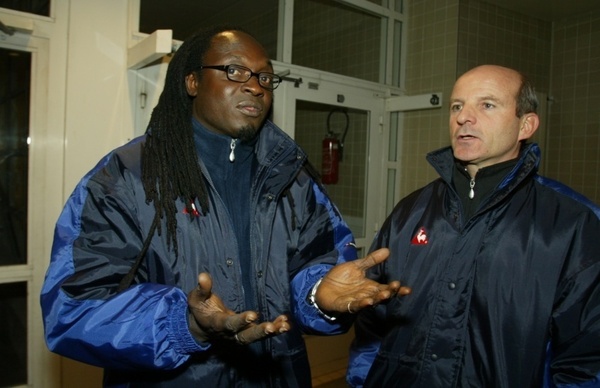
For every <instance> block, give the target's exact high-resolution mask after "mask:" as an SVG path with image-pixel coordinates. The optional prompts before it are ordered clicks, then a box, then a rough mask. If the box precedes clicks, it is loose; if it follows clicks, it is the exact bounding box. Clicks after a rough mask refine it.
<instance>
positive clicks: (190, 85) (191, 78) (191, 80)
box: [185, 73, 198, 97]
mask: <svg viewBox="0 0 600 388" xmlns="http://www.w3.org/2000/svg"><path fill="white" fill-rule="evenodd" d="M185 88H186V90H187V93H188V94H189V95H190V96H192V97H196V96H197V95H198V80H197V79H196V74H195V73H190V74H188V75H186V76H185Z"/></svg>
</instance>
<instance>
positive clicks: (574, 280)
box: [347, 65, 600, 388]
mask: <svg viewBox="0 0 600 388" xmlns="http://www.w3.org/2000/svg"><path fill="white" fill-rule="evenodd" d="M536 108H537V99H536V96H535V92H534V89H533V87H532V86H531V84H530V82H529V81H528V80H527V79H526V78H525V77H524V76H523V75H522V74H520V73H519V72H517V71H515V70H513V69H509V68H506V67H501V66H493V65H484V66H478V67H476V68H474V69H472V70H470V71H468V72H466V73H465V74H464V75H462V76H461V77H460V78H458V80H457V81H456V83H455V85H454V88H453V91H452V95H451V97H450V142H451V146H450V147H446V148H443V149H441V150H438V151H434V152H432V153H430V154H428V156H427V160H428V161H429V163H430V164H431V165H432V166H433V167H434V168H435V169H436V170H437V172H438V173H439V174H440V178H439V179H437V180H435V181H433V182H432V183H430V184H428V185H427V186H425V187H423V188H421V189H420V190H417V191H416V192H414V193H412V194H410V195H409V196H407V197H406V198H404V199H403V200H401V201H400V202H399V203H398V205H397V206H396V207H395V209H394V210H393V212H392V214H391V215H390V216H389V217H388V219H387V221H386V222H385V223H384V225H383V226H382V229H381V230H380V231H379V233H378V235H377V236H376V238H375V241H374V242H373V245H372V249H377V248H382V247H386V248H388V249H389V250H390V252H391V253H390V257H389V259H388V260H387V261H386V262H385V263H382V264H380V265H378V266H376V267H373V268H371V270H370V273H369V276H371V278H373V279H375V280H377V279H400V280H402V282H403V283H406V284H407V285H408V286H411V287H412V293H411V294H410V295H409V296H407V297H405V298H395V299H392V300H390V301H389V303H387V304H381V305H378V306H376V307H375V308H374V309H371V310H363V311H362V312H361V313H360V314H359V317H358V318H357V321H356V325H355V327H356V338H355V341H354V342H353V344H352V350H351V359H350V366H349V369H348V376H347V380H348V382H349V383H350V384H351V386H353V387H363V386H364V387H427V388H434V387H440V388H450V387H542V386H548V387H552V386H557V387H562V386H569V387H576V386H581V387H592V386H594V387H598V386H600V220H599V217H600V210H599V208H598V206H596V205H594V204H593V203H591V202H590V201H589V200H587V199H585V198H584V197H583V196H581V195H580V194H577V193H576V192H574V191H573V190H571V189H569V188H567V187H566V186H564V185H562V184H560V183H558V182H556V181H552V180H550V179H548V178H543V177H541V176H539V175H538V174H537V168H538V164H539V161H540V151H539V148H538V146H537V145H536V144H528V143H527V142H526V141H527V140H528V139H529V138H531V136H532V135H533V134H534V133H535V131H536V129H537V128H538V125H539V118H538V116H537V114H536Z"/></svg>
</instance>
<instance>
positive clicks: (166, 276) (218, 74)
mask: <svg viewBox="0 0 600 388" xmlns="http://www.w3.org/2000/svg"><path fill="white" fill-rule="evenodd" d="M280 81H281V79H280V77H279V76H277V75H275V74H273V67H272V64H271V62H270V60H269V59H268V56H267V53H266V51H265V49H264V48H263V47H262V46H261V45H260V44H259V43H258V42H257V41H256V40H255V39H254V38H253V37H252V36H250V35H249V34H247V33H246V32H243V31H242V30H240V29H238V28H231V27H220V28H214V29H210V30H207V31H203V32H201V33H198V34H196V35H193V36H192V37H190V38H189V39H187V40H186V41H185V42H184V43H183V45H181V47H180V48H179V50H178V51H177V53H176V54H175V55H174V56H173V59H172V61H171V63H170V64H169V69H168V71H167V77H166V81H165V88H164V90H163V92H162V94H161V96H160V99H159V102H158V104H157V106H156V108H155V109H154V111H153V113H152V117H151V120H150V124H149V125H148V129H147V131H146V134H145V135H144V136H142V137H140V138H138V139H135V140H133V141H131V142H130V143H129V144H126V145H124V146H122V147H120V148H118V149H116V150H114V151H112V152H110V153H109V154H108V155H107V156H106V157H105V158H104V159H102V160H101V161H100V162H99V163H98V165H97V166H96V167H94V168H93V169H92V171H90V172H89V173H88V174H87V175H86V176H85V177H84V178H83V179H82V180H81V182H80V183H79V185H78V186H77V187H76V188H75V190H74V192H73V194H72V195H71V197H70V198H69V200H68V202H67V204H66V206H65V208H64V210H63V212H62V214H61V216H60V218H59V219H58V222H57V225H56V232H55V238H54V245H53V249H52V258H51V263H50V267H49V269H48V273H47V275H46V281H45V283H44V287H43V290H42V296H41V304H42V310H43V316H44V324H45V335H46V340H47V344H48V347H49V348H50V349H51V350H52V351H54V352H56V353H59V354H62V355H64V356H67V357H70V358H74V359H77V360H80V361H83V362H86V363H89V364H93V365H97V366H100V367H103V368H105V375H104V384H105V385H106V386H117V385H119V386H121V385H130V386H134V385H135V386H176V387H183V386H200V385H201V386H205V387H232V386H244V387H255V386H256V387H309V386H310V385H311V378H310V370H309V366H308V360H307V356H306V349H305V346H304V342H303V339H302V332H307V333H319V334H338V333H342V332H345V331H347V330H348V328H349V325H350V324H351V323H352V317H353V315H352V313H355V312H357V311H359V310H361V309H363V308H365V307H368V306H372V305H375V304H378V303H380V302H384V301H387V300H389V299H390V298H392V297H395V296H398V295H403V294H406V293H407V292H409V290H408V289H407V288H405V287H400V283H399V282H397V281H392V282H389V283H388V284H380V283H377V282H375V281H372V280H368V279H366V278H365V272H366V270H367V269H368V268H370V267H372V266H374V265H376V264H378V263H381V262H382V261H384V260H385V259H386V258H387V255H388V252H387V250H381V251H376V252H373V253H372V254H371V255H369V256H368V257H366V258H364V259H357V258H356V249H355V247H354V243H353V237H352V234H351V232H350V230H349V229H348V227H347V225H346V224H345V223H344V221H343V220H342V219H341V217H340V214H339V212H338V210H337V209H336V207H335V206H334V205H333V204H332V203H331V201H330V200H329V198H328V197H327V195H326V193H325V191H324V190H323V188H322V186H321V185H320V183H318V179H316V178H315V174H314V173H313V172H312V170H311V169H310V167H309V164H308V162H307V159H306V155H305V154H304V153H303V152H302V150H301V149H299V148H298V146H297V145H296V144H295V143H294V141H293V140H292V139H291V138H289V137H288V136H287V135H285V133H284V132H283V131H281V130H280V129H279V128H277V127H276V126H275V125H274V124H273V123H272V122H270V121H269V120H268V119H267V116H268V114H269V111H270V109H271V103H272V98H273V90H274V89H275V88H276V87H277V85H278V84H279V82H280Z"/></svg>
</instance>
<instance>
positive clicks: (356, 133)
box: [273, 66, 388, 255]
mask: <svg viewBox="0 0 600 388" xmlns="http://www.w3.org/2000/svg"><path fill="white" fill-rule="evenodd" d="M276 71H277V72H280V73H283V74H286V73H288V71H289V69H286V70H280V69H278V68H277V66H276ZM290 73H291V74H293V76H289V77H286V78H287V82H283V83H282V85H281V86H280V87H279V88H278V89H277V90H275V92H274V99H275V100H274V103H273V121H274V122H275V123H276V124H277V125H279V126H280V127H281V128H282V129H283V130H284V131H286V132H287V133H288V134H290V135H291V136H292V137H293V138H294V139H295V140H296V142H297V143H298V144H299V145H300V147H302V149H304V151H305V152H306V153H307V154H308V157H309V161H310V162H311V163H312V165H313V166H314V167H315V168H316V169H317V171H319V172H320V173H321V174H322V178H323V182H324V185H325V188H326V190H327V192H328V194H329V195H330V197H331V198H332V200H333V202H334V203H335V204H336V205H337V207H338V208H339V209H340V211H341V213H342V216H343V217H344V219H345V220H346V222H347V223H348V225H349V226H350V228H351V230H352V232H353V233H354V237H355V239H356V243H357V246H358V247H359V248H360V249H362V254H363V255H364V254H365V253H366V250H367V249H368V247H369V246H370V245H371V241H372V239H373V237H374V234H375V232H376V231H377V230H378V228H379V227H380V226H381V223H382V222H383V220H384V218H385V210H386V209H385V196H386V190H385V189H384V185H385V182H386V179H387V176H385V174H384V168H383V166H384V161H385V160H386V159H385V158H386V157H387V151H388V150H387V148H385V147H384V146H383V144H384V142H383V138H384V132H385V131H384V128H383V124H382V121H383V115H384V113H383V109H384V100H383V98H381V97H378V95H377V93H374V92H373V91H372V90H369V89H365V88H362V87H360V85H357V82H356V81H353V84H349V83H345V82H344V80H345V79H344V78H340V79H338V78H337V77H336V76H334V75H332V77H331V80H327V79H325V78H326V77H323V76H322V73H321V75H319V76H315V78H312V76H313V74H312V73H311V72H310V71H309V70H306V69H300V68H298V69H292V70H291V72H290ZM330 140H334V141H335V142H337V148H338V150H337V151H338V152H337V156H338V158H337V159H338V161H337V165H336V167H337V168H334V170H337V173H336V174H333V175H334V176H331V175H332V174H331V171H330V164H329V162H328V159H329V158H328V155H327V154H328V153H327V152H326V151H324V145H325V144H327V143H328V141H330ZM384 148H385V149H384ZM328 178H329V179H328ZM332 178H333V179H332Z"/></svg>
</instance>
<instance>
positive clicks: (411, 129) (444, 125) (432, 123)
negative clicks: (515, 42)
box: [399, 0, 459, 198]
mask: <svg viewBox="0 0 600 388" xmlns="http://www.w3.org/2000/svg"><path fill="white" fill-rule="evenodd" d="M407 7H408V10H407V11H408V15H409V19H408V30H407V31H406V34H407V37H408V48H407V49H408V55H407V63H406V80H405V86H406V94H408V95H415V94H421V93H430V92H440V91H441V92H442V96H443V99H446V98H448V96H449V95H450V91H451V90H452V85H453V84H454V81H455V79H456V52H457V45H458V43H457V42H458V9H459V0H412V1H410V2H407ZM443 102H444V105H443V107H442V108H439V109H433V110H423V111H414V112H408V113H405V114H404V128H403V130H402V131H401V133H400V137H401V147H400V156H399V160H400V179H399V195H400V198H402V197H404V196H406V195H407V194H409V193H410V192H412V191H414V190H416V189H418V188H420V187H422V186H424V185H425V184H427V183H429V182H430V181H432V180H433V179H435V178H437V174H436V173H435V171H434V170H433V168H431V167H430V166H429V164H428V163H427V161H426V160H425V155H426V154H427V152H429V151H432V150H434V149H437V148H440V147H442V146H445V145H447V144H448V114H447V109H446V107H447V104H446V100H443Z"/></svg>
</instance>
